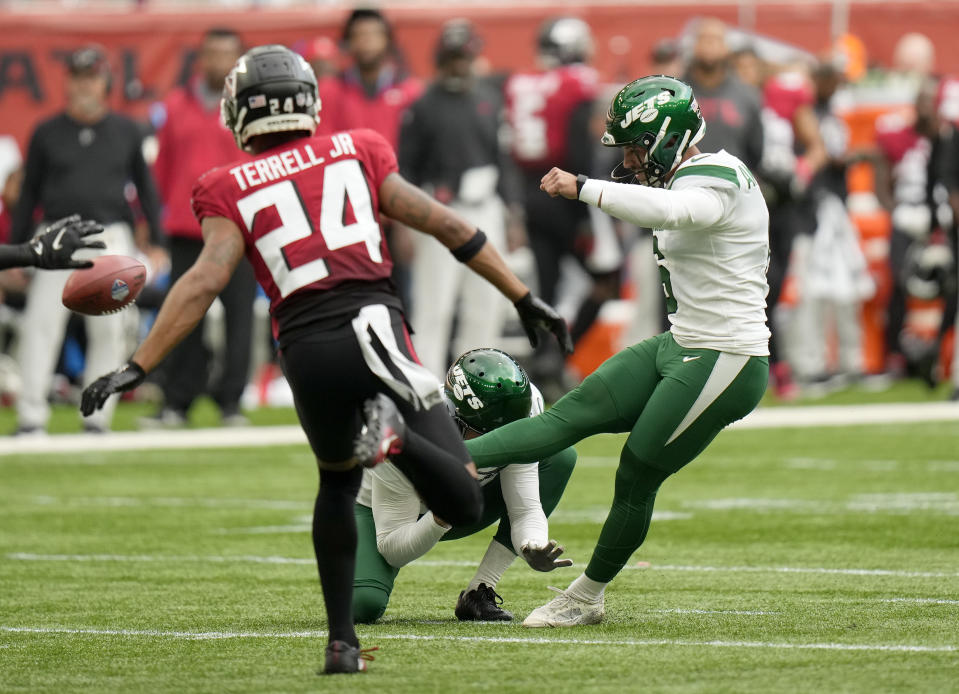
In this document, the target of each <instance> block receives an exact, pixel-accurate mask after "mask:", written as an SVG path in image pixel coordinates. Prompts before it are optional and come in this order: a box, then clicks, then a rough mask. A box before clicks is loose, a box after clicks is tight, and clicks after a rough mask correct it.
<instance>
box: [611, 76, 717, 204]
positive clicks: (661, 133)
mask: <svg viewBox="0 0 959 694" xmlns="http://www.w3.org/2000/svg"><path fill="white" fill-rule="evenodd" d="M705 133H706V121H704V120H703V116H702V114H701V113H700V111H699V104H697V103H696V97H695V96H693V90H692V87H690V86H689V85H688V84H686V83H685V82H681V81H679V80H678V79H675V78H673V77H666V76H665V75H655V76H652V77H642V78H640V79H638V80H634V81H632V82H630V83H629V84H627V85H626V86H625V87H623V88H622V89H620V90H619V92H618V93H617V94H616V96H614V97H613V101H612V103H610V105H609V111H608V112H607V114H606V132H605V134H604V135H603V139H602V143H603V144H604V145H606V146H607V147H624V146H626V145H639V146H641V147H643V148H644V149H645V150H646V152H647V155H646V159H645V161H644V162H643V173H644V174H645V175H646V181H645V183H646V185H649V186H652V187H654V188H661V187H662V186H663V183H664V179H665V177H666V174H668V173H669V172H670V171H672V170H673V169H674V168H675V167H676V166H677V165H678V164H679V162H680V160H681V159H682V158H683V154H685V153H686V150H687V149H689V147H691V146H692V145H694V144H696V143H697V142H699V141H700V140H701V139H702V138H703V135H704V134H705ZM634 175H635V172H634V171H630V170H629V169H627V168H626V167H625V166H623V165H622V164H619V165H617V167H616V168H615V169H614V170H613V173H612V177H613V178H614V179H615V180H619V181H623V180H625V181H632V178H633V176H634Z"/></svg>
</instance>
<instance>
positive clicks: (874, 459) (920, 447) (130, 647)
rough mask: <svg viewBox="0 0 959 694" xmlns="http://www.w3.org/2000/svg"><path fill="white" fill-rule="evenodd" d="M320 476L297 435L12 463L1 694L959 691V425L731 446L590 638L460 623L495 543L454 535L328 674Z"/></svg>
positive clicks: (5, 528) (582, 467)
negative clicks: (316, 537) (350, 668)
mask: <svg viewBox="0 0 959 694" xmlns="http://www.w3.org/2000/svg"><path fill="white" fill-rule="evenodd" d="M620 444H621V438H620V437H613V436H608V437H607V436H603V437H596V438H593V439H590V440H588V441H586V442H584V443H583V444H582V445H581V446H580V447H579V452H580V462H579V465H578V467H577V469H576V471H575V473H574V476H573V479H572V481H571V483H570V485H569V488H568V490H567V493H566V496H565V497H564V499H563V501H562V502H561V504H560V506H559V508H558V509H557V511H556V513H555V514H554V518H553V519H552V521H551V534H552V535H553V536H554V537H556V538H557V539H558V540H559V541H560V542H562V543H564V544H565V545H566V546H567V554H568V555H569V556H571V557H572V558H573V559H575V560H576V566H575V567H574V568H571V569H565V570H560V571H557V572H555V573H553V574H537V573H535V572H533V571H531V570H530V569H528V568H527V567H526V566H525V565H524V564H522V563H520V562H517V563H516V564H515V565H514V567H513V568H512V569H510V571H508V572H507V574H506V576H505V577H504V579H503V581H502V582H501V583H500V585H499V587H498V590H499V592H500V593H501V594H502V595H503V596H504V597H505V598H506V605H505V606H506V607H507V608H508V609H511V610H512V611H513V612H514V613H515V614H516V615H517V617H519V618H520V620H521V618H522V617H524V616H525V615H526V613H528V612H529V611H530V610H531V609H533V608H534V607H536V606H538V605H539V604H542V603H543V602H545V601H546V600H548V599H549V598H550V597H551V595H552V594H551V593H550V592H549V591H548V590H547V589H546V586H547V585H556V586H560V587H565V586H566V584H567V583H568V582H569V581H570V580H571V579H572V578H574V577H575V576H576V575H578V573H579V572H580V571H581V570H582V567H583V566H584V565H585V562H586V561H587V560H588V558H589V554H590V551H591V548H592V545H593V543H594V542H595V539H596V537H597V535H598V532H599V527H600V524H601V522H602V520H603V518H604V517H605V511H606V509H607V507H608V504H609V500H610V498H611V494H612V478H613V474H614V471H615V465H616V460H617V458H616V456H617V454H618V450H619V446H620ZM0 445H2V444H0ZM315 485H316V473H315V471H314V468H313V463H312V461H311V458H310V455H309V453H308V451H307V449H306V448H305V447H297V446H290V447H279V448H272V449H247V450H229V449H211V450H198V451H189V452H185V451H169V452H168V451H137V452H133V453H112V454H103V453H96V452H86V453H77V454H74V455H70V456H60V455H33V456H0V691H3V692H47V691H50V692H52V691H57V692H63V691H69V692H74V691H89V692H94V691H95V692H113V691H135V692H194V691H197V692H305V691H350V692H352V691H356V692H367V691H369V692H374V691H375V692H391V693H392V692H461V691H489V692H542V691H550V692H582V693H586V692H590V693H592V692H638V691H649V692H774V691H775V692H810V691H816V692H823V693H826V692H866V691H869V692H887V691H889V692H891V691H902V692H948V691H959V433H957V428H956V423H955V422H951V423H939V424H936V423H928V424H921V425H909V426H898V425H884V426H873V427H846V428H838V427H837V428H810V429H778V430H737V431H728V432H725V433H723V434H722V435H721V436H720V437H719V438H718V439H717V441H716V442H715V443H714V444H713V445H712V446H711V447H710V448H709V449H708V450H707V452H706V453H705V454H704V455H703V456H702V457H701V458H700V459H699V460H698V461H696V462H695V463H693V464H692V465H690V466H689V467H688V468H687V469H685V470H683V471H682V472H681V473H680V474H679V475H677V476H676V477H674V478H673V479H671V480H669V481H667V483H666V484H665V486H664V488H663V490H662V491H661V492H660V495H659V499H658V503H657V513H658V517H657V519H656V520H654V523H653V526H652V529H651V531H650V535H649V538H648V540H647V543H646V545H645V546H644V547H643V548H642V549H641V550H640V551H639V552H638V553H637V554H636V555H635V556H634V557H633V560H632V562H633V563H632V564H631V565H630V567H629V568H627V570H625V571H624V572H623V573H622V574H621V575H620V576H619V577H618V578H617V579H616V581H615V582H614V583H613V584H612V585H611V587H610V589H609V590H608V592H607V601H606V609H607V620H606V621H605V622H604V623H603V624H602V625H600V626H596V627H581V628H576V629H570V630H562V631H539V630H535V631H534V630H529V629H524V628H523V627H522V626H519V624H518V622H517V624H513V625H463V624H459V623H458V622H456V621H455V618H454V617H453V614H452V608H453V604H454V603H455V600H456V596H457V595H458V593H459V591H460V590H461V589H462V588H463V587H465V585H466V582H467V581H468V579H469V578H470V576H471V575H472V571H473V567H474V566H475V563H476V562H478V561H479V559H480V558H481V556H482V553H483V551H484V550H485V546H486V544H487V542H488V540H489V537H490V536H491V535H492V532H493V531H492V529H490V530H487V531H485V532H483V533H481V534H480V535H477V536H475V537H473V538H468V539H466V540H462V541H459V542H450V543H441V545H440V546H439V547H437V548H436V549H435V550H434V551H433V552H431V553H430V554H429V555H427V557H426V558H425V559H424V560H421V561H420V562H419V563H417V564H413V565H411V566H409V567H407V568H405V569H404V570H403V571H402V573H401V574H400V578H399V580H398V583H397V587H396V591H395V593H394V598H393V602H392V603H391V605H390V608H389V610H388V611H387V614H386V617H385V619H384V620H383V622H382V623H380V624H378V625H375V626H367V627H363V628H362V629H360V638H361V640H362V642H363V645H364V646H379V647H380V650H379V651H378V652H377V653H376V654H375V655H376V661H375V662H374V663H372V664H371V667H370V671H369V672H368V673H366V674H364V675H359V676H352V677H345V676H337V677H329V678H326V677H323V678H321V677H317V676H316V675H314V671H315V669H316V668H317V667H318V666H319V665H320V663H321V658H322V649H323V645H324V643H325V639H324V637H323V633H322V632H323V629H324V627H325V622H324V615H323V610H322V607H321V600H320V592H319V587H318V582H317V580H316V574H315V568H314V565H313V560H312V546H311V543H310V539H309V531H308V524H309V517H310V513H311V506H312V499H313V496H314V492H315ZM636 562H648V563H649V566H648V567H647V568H643V567H640V566H638V565H636ZM518 621H519V620H518Z"/></svg>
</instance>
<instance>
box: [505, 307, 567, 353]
mask: <svg viewBox="0 0 959 694" xmlns="http://www.w3.org/2000/svg"><path fill="white" fill-rule="evenodd" d="M513 305H514V306H515V307H516V310H517V311H518V312H519V319H520V322H521V323H522V324H523V328H524V329H525V330H526V335H527V336H528V337H529V343H530V344H531V345H533V347H534V348H535V347H537V346H538V345H539V336H538V335H537V334H536V328H542V329H543V330H547V331H549V332H551V333H553V335H555V336H556V339H557V340H559V346H560V347H562V349H563V351H564V352H565V353H566V354H572V353H573V338H571V337H570V336H569V328H568V327H567V326H566V321H565V320H563V317H562V316H560V315H559V314H558V313H556V309H554V308H553V307H552V306H550V305H549V304H547V303H546V302H545V301H543V300H542V299H540V298H538V297H535V296H533V293H532V292H530V293H529V294H527V295H526V296H524V297H523V298H522V299H520V300H519V301H517V302H516V303H515V304H513Z"/></svg>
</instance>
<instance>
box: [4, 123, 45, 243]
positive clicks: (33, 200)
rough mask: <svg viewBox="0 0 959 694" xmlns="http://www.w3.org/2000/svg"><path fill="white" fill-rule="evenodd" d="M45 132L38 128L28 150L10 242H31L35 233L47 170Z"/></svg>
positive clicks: (14, 212) (14, 211)
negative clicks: (42, 186)
mask: <svg viewBox="0 0 959 694" xmlns="http://www.w3.org/2000/svg"><path fill="white" fill-rule="evenodd" d="M43 139H44V130H43V128H38V129H37V130H35V131H34V132H33V136H32V137H31V138H30V144H29V146H28V148H27V163H26V165H25V167H24V172H23V186H22V187H21V189H20V199H19V200H17V204H16V206H15V207H14V209H13V221H12V226H11V229H10V241H12V242H13V243H23V242H24V241H29V240H30V237H31V236H32V232H33V212H34V210H35V209H36V207H37V201H38V200H39V199H40V185H41V183H42V182H43V176H44V174H45V170H46V157H45V156H44V154H43Z"/></svg>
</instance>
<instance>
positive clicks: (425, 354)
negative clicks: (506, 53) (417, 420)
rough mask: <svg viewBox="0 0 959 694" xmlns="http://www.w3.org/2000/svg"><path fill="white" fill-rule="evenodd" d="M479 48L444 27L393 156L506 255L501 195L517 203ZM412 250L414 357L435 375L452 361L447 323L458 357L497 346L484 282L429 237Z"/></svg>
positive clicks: (470, 32)
mask: <svg viewBox="0 0 959 694" xmlns="http://www.w3.org/2000/svg"><path fill="white" fill-rule="evenodd" d="M481 47H482V40H481V39H480V37H479V36H478V35H477V34H476V32H475V30H474V28H473V26H472V25H471V24H470V23H469V22H467V21H466V20H453V21H450V22H447V23H446V24H445V25H443V28H442V31H441V33H440V37H439V41H438V43H437V46H436V68H437V77H436V81H435V82H433V83H432V84H431V85H430V86H429V87H428V88H427V90H426V92H425V93H424V94H423V96H422V97H420V98H419V99H418V100H416V101H415V102H413V104H412V106H410V108H409V109H408V110H407V111H406V114H405V115H404V117H403V127H402V130H401V135H400V144H399V151H398V158H399V164H400V173H401V174H402V175H403V177H404V178H405V179H406V180H408V181H409V182H410V183H412V184H414V185H416V186H419V187H421V188H423V190H425V191H427V192H429V193H431V194H432V195H433V197H435V198H436V199H437V200H439V201H440V202H442V203H444V204H446V205H449V207H450V208H451V209H453V210H455V211H456V212H458V213H459V214H460V215H462V217H463V218H464V219H466V220H467V221H469V222H470V223H471V224H475V225H476V226H478V227H480V228H481V229H482V230H483V231H484V232H485V233H486V236H487V239H488V241H487V242H488V243H492V244H493V246H494V247H495V248H496V249H497V250H499V251H500V252H505V251H506V246H507V244H506V215H507V208H506V206H505V204H504V200H503V196H508V197H509V200H510V201H511V202H516V203H517V204H518V203H519V196H518V190H517V186H516V185H515V183H514V182H513V181H512V180H511V179H509V176H508V174H509V171H508V169H509V163H504V159H506V157H505V156H504V155H503V152H502V151H501V148H500V144H499V130H500V126H501V114H502V110H503V100H502V96H501V92H500V91H499V90H498V89H495V88H494V87H492V86H491V85H489V84H488V83H487V82H485V81H482V80H480V79H478V78H477V76H476V75H475V73H474V70H473V66H474V63H475V60H476V58H477V56H478V55H479V53H480V50H481ZM414 244H415V251H414V256H413V265H412V272H413V293H412V306H411V313H410V317H411V323H412V325H413V327H414V329H415V331H416V340H415V342H416V348H417V353H418V354H419V357H420V360H421V361H422V363H423V365H424V366H425V367H426V368H428V369H429V370H430V371H432V372H433V373H434V374H436V376H437V377H440V376H442V374H443V373H444V372H445V370H446V365H447V364H448V363H449V352H450V343H451V337H452V335H453V322H454V318H455V320H456V323H457V331H456V339H455V341H454V342H453V349H454V351H455V352H456V353H459V352H461V351H463V349H464V348H465V347H464V346H465V345H477V344H480V345H495V344H496V343H497V342H498V341H499V340H500V338H501V336H502V329H503V323H504V322H505V319H506V311H507V310H508V307H509V305H508V303H507V302H506V301H505V300H504V299H503V298H502V297H501V296H500V295H499V292H497V291H496V288H495V287H493V286H492V285H491V284H489V283H488V282H485V281H484V280H483V279H482V278H481V277H479V276H477V275H476V274H474V273H472V272H468V271H467V270H466V268H464V267H463V266H462V265H459V264H453V263H447V262H446V259H445V257H444V255H445V253H446V251H445V250H444V249H443V247H442V246H440V245H439V244H437V243H435V242H434V241H433V240H432V239H430V238H429V237H427V236H424V235H422V234H416V235H415V237H414ZM460 308H462V310H459V309H460Z"/></svg>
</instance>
